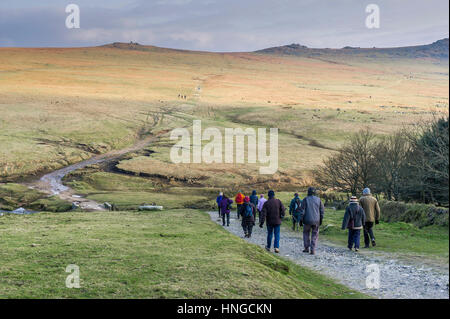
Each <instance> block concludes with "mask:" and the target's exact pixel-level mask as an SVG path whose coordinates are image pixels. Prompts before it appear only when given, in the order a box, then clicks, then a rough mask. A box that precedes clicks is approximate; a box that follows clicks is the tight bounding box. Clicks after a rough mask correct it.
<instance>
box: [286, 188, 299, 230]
mask: <svg viewBox="0 0 450 319" xmlns="http://www.w3.org/2000/svg"><path fill="white" fill-rule="evenodd" d="M301 206H302V200H301V199H300V197H299V196H298V193H295V194H294V198H293V199H292V200H291V203H290V205H289V215H291V216H292V230H294V231H295V227H296V226H297V229H300V226H301V225H300V209H301Z"/></svg>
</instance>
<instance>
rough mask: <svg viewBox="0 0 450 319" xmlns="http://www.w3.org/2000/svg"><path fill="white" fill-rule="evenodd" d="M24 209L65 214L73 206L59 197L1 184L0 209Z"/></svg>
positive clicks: (9, 184) (20, 186)
mask: <svg viewBox="0 0 450 319" xmlns="http://www.w3.org/2000/svg"><path fill="white" fill-rule="evenodd" d="M19 207H24V208H28V209H32V210H37V211H49V212H63V211H67V210H69V209H71V208H72V204H71V203H69V202H66V201H64V200H61V199H60V198H59V197H57V196H50V197H49V196H47V195H46V194H43V193H41V192H38V191H36V190H33V189H30V188H28V187H26V186H24V185H20V184H14V183H0V209H3V210H14V209H17V208H19Z"/></svg>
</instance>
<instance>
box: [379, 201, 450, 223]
mask: <svg viewBox="0 0 450 319" xmlns="http://www.w3.org/2000/svg"><path fill="white" fill-rule="evenodd" d="M379 204H380V208H381V219H382V220H383V221H385V222H405V223H411V224H414V225H416V226H418V227H425V226H430V225H437V226H445V227H448V209H447V208H441V207H436V206H434V205H427V204H407V203H403V202H393V201H386V200H382V201H380V202H379Z"/></svg>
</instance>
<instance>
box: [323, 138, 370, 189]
mask: <svg viewBox="0 0 450 319" xmlns="http://www.w3.org/2000/svg"><path fill="white" fill-rule="evenodd" d="M376 145H377V144H376V141H375V135H374V134H372V133H371V132H370V131H369V130H368V129H366V130H362V131H360V132H358V133H357V134H355V135H353V136H352V137H351V138H350V141H349V143H347V144H345V145H344V146H343V147H341V148H340V149H339V150H338V152H337V153H336V154H334V155H332V156H331V157H329V158H328V159H326V160H325V161H324V162H323V165H322V166H321V167H319V168H318V169H317V170H316V176H317V181H318V182H319V184H321V185H323V186H325V187H331V188H336V189H338V190H340V191H344V192H350V193H352V194H355V195H356V194H357V193H358V190H361V189H362V188H364V187H369V186H372V185H373V183H374V180H375V175H376V172H375V171H376V168H375V164H376V162H375V148H376Z"/></svg>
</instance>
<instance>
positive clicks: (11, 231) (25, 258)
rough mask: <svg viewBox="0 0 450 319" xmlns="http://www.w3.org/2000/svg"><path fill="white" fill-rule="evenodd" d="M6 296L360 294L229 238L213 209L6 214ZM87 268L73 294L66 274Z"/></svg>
mask: <svg viewBox="0 0 450 319" xmlns="http://www.w3.org/2000/svg"><path fill="white" fill-rule="evenodd" d="M0 236H1V238H3V240H2V249H1V250H0V260H2V262H1V264H0V297H1V298H19V297H20V298H360V297H365V296H364V295H362V294H360V293H357V292H355V291H352V290H350V289H348V288H346V287H344V286H342V285H339V284H336V283H335V282H333V281H332V280H330V279H327V278H325V277H323V276H322V275H319V274H316V273H314V272H312V271H310V270H307V269H304V268H301V267H300V266H298V265H295V264H293V263H291V262H289V261H287V260H284V259H281V258H279V257H278V256H275V255H273V254H270V253H267V252H265V251H264V250H263V249H261V248H259V247H256V246H254V245H250V244H248V243H246V242H245V241H243V240H242V239H240V238H238V237H235V236H233V235H231V234H229V233H228V232H227V231H225V230H224V229H222V228H221V227H220V226H218V225H216V224H215V223H214V222H212V221H211V220H210V218H209V216H208V215H207V214H205V213H200V212H198V211H195V210H186V209H184V210H171V211H163V212H152V213H139V212H98V213H82V212H74V213H64V214H50V213H41V214H35V215H30V216H4V217H1V218H0ZM69 264H76V265H78V266H79V268H80V278H81V280H80V282H81V288H79V289H68V288H66V287H65V280H66V276H67V275H68V273H65V268H66V266H67V265H69Z"/></svg>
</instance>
